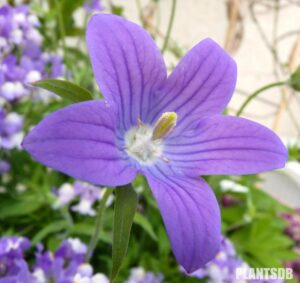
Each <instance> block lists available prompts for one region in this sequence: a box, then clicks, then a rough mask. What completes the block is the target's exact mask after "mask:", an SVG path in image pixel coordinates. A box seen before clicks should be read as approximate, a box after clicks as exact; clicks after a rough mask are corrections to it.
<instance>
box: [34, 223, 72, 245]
mask: <svg viewBox="0 0 300 283" xmlns="http://www.w3.org/2000/svg"><path fill="white" fill-rule="evenodd" d="M67 228H68V223H67V222H66V221H65V220H60V221H56V222H53V223H50V224H49V225H47V226H45V227H44V228H43V229H42V230H41V231H39V232H38V233H37V234H36V235H35V236H34V237H33V239H32V244H33V245H36V244H37V243H39V242H41V241H42V240H43V239H44V238H46V237H47V236H48V235H49V234H52V233H57V232H59V231H62V230H65V229H67Z"/></svg>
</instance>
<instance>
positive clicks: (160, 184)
mask: <svg viewBox="0 0 300 283" xmlns="http://www.w3.org/2000/svg"><path fill="white" fill-rule="evenodd" d="M149 170H150V171H149V172H148V173H147V174H146V177H147V180H148V183H149V186H150V188H151V190H152V192H153V194H154V197H155V199H156V201H157V203H158V206H159V209H160V212H161V215H162V218H163V221H164V224H165V226H166V229H167V233H168V236H169V239H170V242H171V246H172V250H173V253H174V255H175V257H176V259H177V261H178V262H179V263H180V264H181V265H182V266H183V267H184V268H185V270H186V271H187V272H188V273H191V272H193V271H195V270H197V269H199V268H201V267H203V266H204V265H205V264H206V263H207V262H208V261H210V260H212V259H213V258H214V257H215V255H216V253H217V251H218V249H219V246H220V243H221V228H220V226H221V225H220V222H221V220H220V211H219V207H218V203H217V200H216V197H215V195H214V194H213V192H212V190H211V189H210V188H209V186H208V185H207V183H206V182H205V181H204V180H202V179H198V178H178V177H170V176H169V175H168V174H166V173H165V172H164V171H163V170H162V169H159V168H153V167H152V168H151V169H149Z"/></svg>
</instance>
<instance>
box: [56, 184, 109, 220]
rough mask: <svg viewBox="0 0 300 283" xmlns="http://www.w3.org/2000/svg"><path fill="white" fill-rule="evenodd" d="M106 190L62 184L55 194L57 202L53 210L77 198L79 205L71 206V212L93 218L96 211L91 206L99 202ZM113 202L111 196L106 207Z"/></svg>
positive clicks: (89, 186)
mask: <svg viewBox="0 0 300 283" xmlns="http://www.w3.org/2000/svg"><path fill="white" fill-rule="evenodd" d="M105 190H106V189H101V188H99V187H96V186H93V185H91V184H88V183H84V182H78V181H77V182H75V183H74V185H71V184H63V185H62V186H61V187H60V188H59V189H58V190H57V191H56V192H55V193H56V195H57V200H56V202H55V203H54V208H60V207H63V206H65V205H68V204H70V203H71V202H72V201H74V200H75V199H77V198H79V203H78V204H76V205H73V206H71V210H73V211H75V212H78V213H79V214H82V215H89V216H95V215H96V211H95V210H94V208H93V206H94V205H95V203H96V201H98V200H100V199H101V198H102V196H103V194H104V193H105ZM112 201H113V196H111V197H110V198H109V199H108V200H107V203H106V205H107V206H109V205H110V204H111V203H112Z"/></svg>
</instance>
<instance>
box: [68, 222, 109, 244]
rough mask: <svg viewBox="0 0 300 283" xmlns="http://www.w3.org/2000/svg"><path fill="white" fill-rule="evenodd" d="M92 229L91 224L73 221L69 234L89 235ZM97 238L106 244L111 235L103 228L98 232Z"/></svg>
mask: <svg viewBox="0 0 300 283" xmlns="http://www.w3.org/2000/svg"><path fill="white" fill-rule="evenodd" d="M94 229H95V226H94V225H93V224H89V223H82V222H79V223H75V224H74V226H73V227H72V229H71V235H76V236H88V237H91V235H92V234H93V232H94ZM99 240H100V241H103V242H105V243H106V244H109V245H110V244H111V236H110V235H109V234H108V233H107V232H105V231H103V230H101V232H100V235H99Z"/></svg>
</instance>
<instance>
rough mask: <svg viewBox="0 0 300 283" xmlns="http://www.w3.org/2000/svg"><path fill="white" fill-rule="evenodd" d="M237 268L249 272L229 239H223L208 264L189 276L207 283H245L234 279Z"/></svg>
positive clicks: (264, 282) (265, 282) (268, 282)
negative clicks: (204, 279)
mask: <svg viewBox="0 0 300 283" xmlns="http://www.w3.org/2000/svg"><path fill="white" fill-rule="evenodd" d="M238 268H242V269H245V270H246V272H245V273H247V271H248V270H249V268H250V267H249V265H248V264H247V263H246V262H244V261H243V260H242V259H241V258H240V257H239V256H238V255H237V254H236V251H235V248H234V246H233V244H232V243H231V241H230V240H229V239H226V238H223V240H222V243H221V246H220V250H219V252H218V253H217V255H216V257H215V258H214V259H213V260H212V261H210V262H208V263H207V264H206V265H205V266H204V267H203V268H201V269H198V270H196V271H195V272H194V273H192V274H189V276H191V277H196V278H199V279H203V278H207V281H205V282H207V283H224V282H226V283H238V282H246V281H243V280H241V281H239V280H237V279H236V270H237V269H238ZM247 282H248V281H247ZM249 283H283V281H282V280H279V279H278V280H250V281H249Z"/></svg>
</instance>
